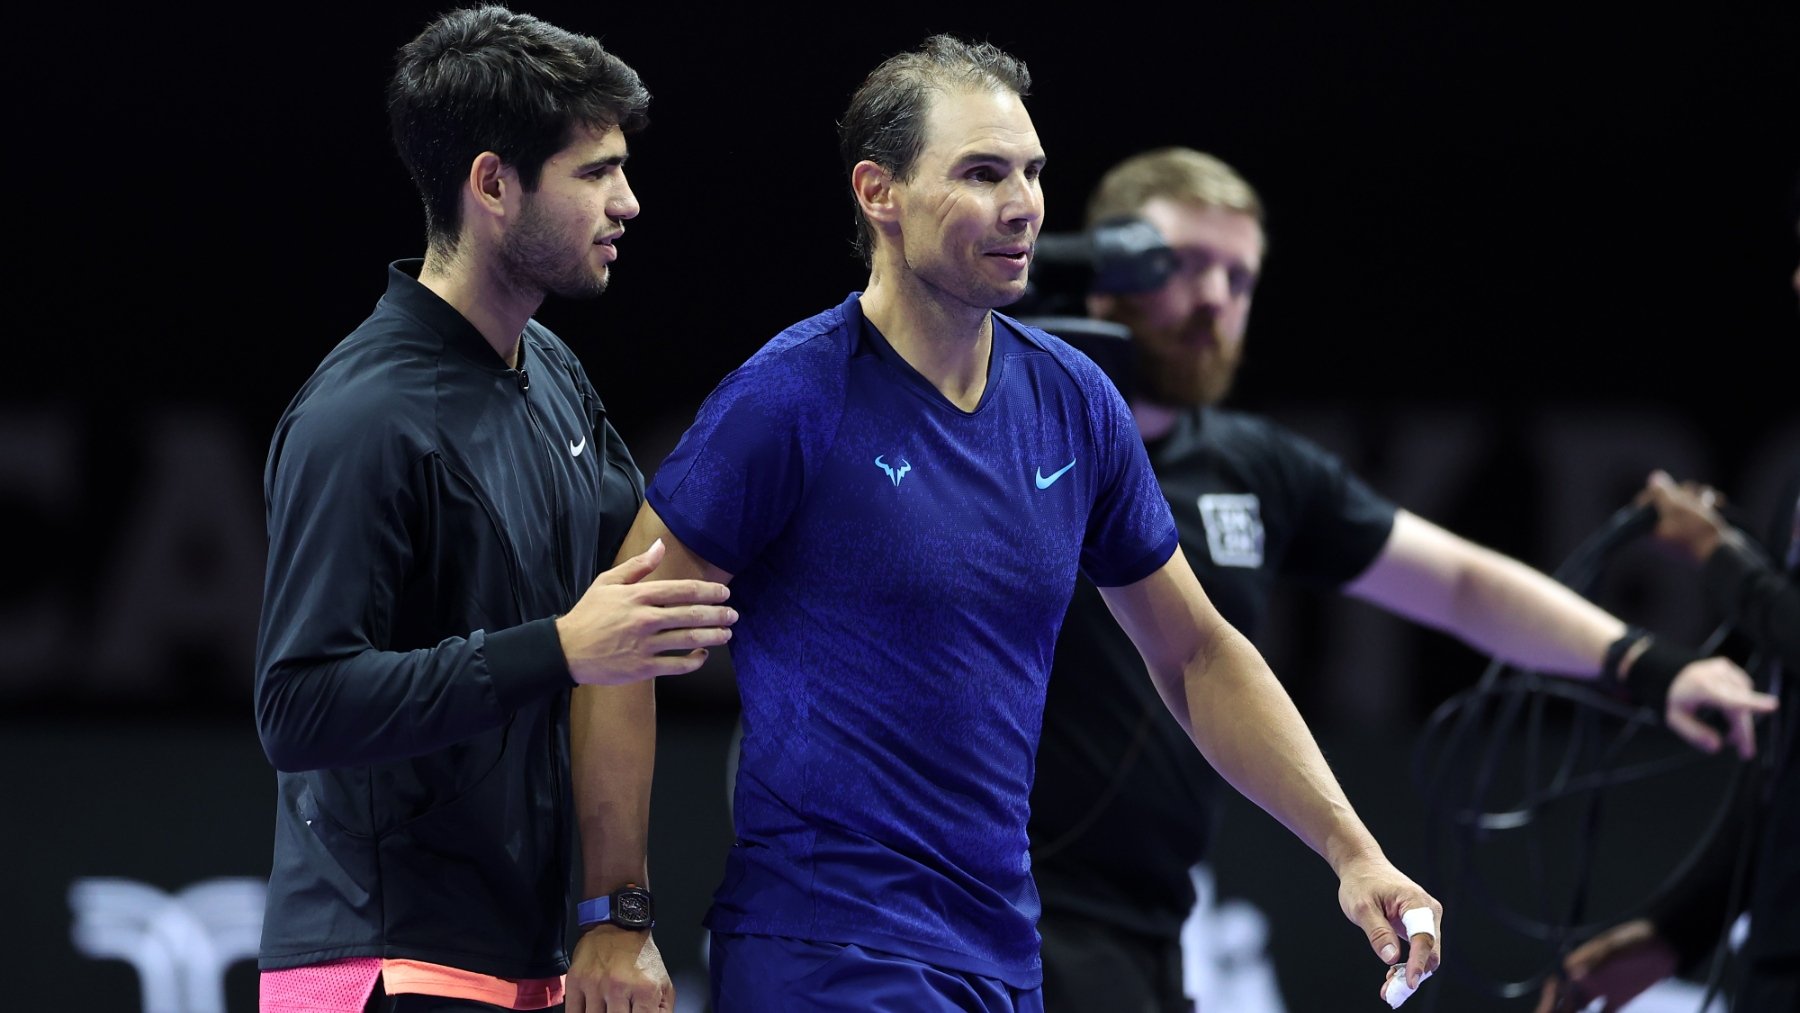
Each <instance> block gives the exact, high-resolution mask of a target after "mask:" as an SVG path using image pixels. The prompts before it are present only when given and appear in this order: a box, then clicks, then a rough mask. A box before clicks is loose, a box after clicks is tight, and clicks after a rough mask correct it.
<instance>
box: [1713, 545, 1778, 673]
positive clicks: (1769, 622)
mask: <svg viewBox="0 0 1800 1013" xmlns="http://www.w3.org/2000/svg"><path fill="white" fill-rule="evenodd" d="M1700 580H1701V584H1702V586H1703V587H1704V588H1705V594H1706V600H1707V602H1708V603H1709V604H1711V605H1712V607H1713V608H1715V609H1717V610H1718V611H1719V612H1720V613H1721V614H1722V615H1724V616H1725V618H1726V619H1728V620H1730V621H1731V623H1732V625H1734V626H1736V627H1737V628H1738V630H1739V631H1740V632H1742V633H1743V634H1744V636H1746V637H1748V638H1750V640H1751V641H1752V642H1754V643H1755V644H1756V645H1757V646H1758V647H1760V648H1762V649H1763V650H1765V651H1769V652H1770V653H1772V654H1774V655H1775V657H1776V658H1778V659H1779V660H1780V661H1781V664H1782V667H1784V668H1786V669H1787V670H1788V671H1790V672H1800V587H1797V586H1796V585H1795V583H1794V582H1793V581H1792V580H1790V579H1788V578H1786V577H1783V576H1782V575H1781V574H1780V573H1779V572H1778V571H1776V570H1775V568H1774V567H1772V566H1770V565H1769V564H1768V563H1767V562H1765V561H1764V560H1763V559H1762V558H1761V557H1760V556H1758V555H1757V554H1756V553H1755V551H1754V550H1752V549H1750V548H1749V547H1748V546H1744V545H1734V544H1732V543H1730V542H1725V543H1722V544H1720V546H1719V547H1718V548H1717V549H1716V550H1714V551H1713V554H1712V555H1711V556H1709V557H1707V560H1706V565H1705V566H1704V567H1703V568H1702V569H1701V572H1700Z"/></svg>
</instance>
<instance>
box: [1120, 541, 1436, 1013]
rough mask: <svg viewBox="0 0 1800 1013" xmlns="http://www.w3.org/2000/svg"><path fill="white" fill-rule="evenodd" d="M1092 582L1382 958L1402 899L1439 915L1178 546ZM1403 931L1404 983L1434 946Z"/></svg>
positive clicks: (1229, 769)
mask: <svg viewBox="0 0 1800 1013" xmlns="http://www.w3.org/2000/svg"><path fill="white" fill-rule="evenodd" d="M1101 594H1102V595H1103V596H1104V597H1105V599H1106V603H1107V606H1108V607H1109V608H1110V609H1111V610H1112V613H1113V615H1114V617H1115V618H1117V619H1118V620H1119V625H1120V626H1121V627H1123V628H1124V630H1125V632H1126V633H1127V634H1129V635H1130V637H1131V639H1132V642H1133V643H1134V644H1136V645H1137V648H1138V651H1139V652H1140V653H1141V654H1142V655H1143V656H1144V662H1145V664H1146V666H1147V667H1148V668H1149V671H1150V675H1151V678H1152V679H1154V680H1155V682H1156V688H1157V692H1158V693H1160V694H1161V695H1162V698H1163V702H1164V703H1165V704H1167V705H1168V707H1169V709H1170V711H1171V712H1172V713H1173V714H1174V715H1175V718H1176V720H1178V721H1179V722H1181V724H1182V726H1183V727H1184V728H1185V729H1186V730H1187V731H1188V734H1189V735H1190V736H1191V737H1192V738H1193V740H1194V743H1195V745H1196V746H1198V747H1199V749H1200V751H1201V753H1202V754H1204V755H1205V757H1206V759H1207V762H1209V763H1211V764H1212V765H1213V767H1214V768H1216V769H1217V770H1218V771H1219V773H1220V774H1222V775H1223V776H1224V777H1225V779H1226V780H1228V781H1230V782H1231V784H1232V785H1233V786H1234V787H1235V788H1237V790H1238V791H1240V792H1242V793H1243V794H1244V795H1245V796H1246V797H1247V798H1249V799H1250V800H1251V801H1253V802H1255V803H1256V804H1257V805H1259V806H1261V807H1262V808H1263V809H1264V810H1265V811H1267V812H1268V813H1269V814H1270V815H1271V816H1274V817H1275V818H1276V819H1277V820H1280V821H1281V823H1282V824H1283V825H1284V826H1286V827H1287V828H1288V829H1289V830H1291V831H1293V832H1294V834H1295V835H1296V836H1297V837H1299V838H1300V839H1301V840H1302V841H1304V842H1305V843H1306V845H1307V846H1308V847H1310V848H1312V849H1313V851H1315V852H1317V853H1318V854H1319V855H1320V856H1321V857H1322V858H1324V859H1325V860H1326V862H1327V863H1329V864H1330V866H1331V868H1332V871H1334V872H1335V873H1337V875H1338V879H1339V884H1340V885H1339V890H1338V901H1339V904H1340V906H1341V907H1342V908H1343V910H1344V913H1345V915H1346V916H1347V917H1349V918H1350V920H1351V921H1353V922H1355V923H1356V924H1357V925H1358V926H1360V927H1361V928H1362V929H1363V931H1364V932H1365V933H1366V934H1367V935H1368V938H1369V943H1370V946H1371V947H1372V948H1373V949H1374V950H1375V952H1376V953H1377V954H1379V955H1380V956H1381V957H1382V959H1383V960H1385V961H1388V962H1390V963H1391V962H1392V961H1393V960H1394V959H1395V957H1396V956H1397V954H1398V952H1399V951H1398V947H1397V945H1396V933H1395V927H1396V926H1398V925H1400V917H1401V915H1402V914H1403V913H1404V912H1405V911H1406V910H1408V909H1411V908H1419V907H1423V908H1430V909H1431V910H1432V912H1433V914H1434V916H1437V917H1438V918H1440V920H1441V916H1442V908H1441V907H1440V905H1439V904H1438V902H1437V901H1436V900H1434V899H1432V897H1431V896H1430V895H1429V894H1427V893H1426V892H1425V891H1424V890H1423V889H1421V888H1420V887H1419V886H1418V884H1416V883H1414V882H1413V881H1412V880H1410V879H1408V878H1406V877H1405V876H1404V875H1402V874H1401V873H1400V872H1399V870H1397V869H1395V868H1394V867H1393V865H1392V864H1390V863H1389V862H1388V860H1387V857H1386V856H1385V855H1384V854H1383V853H1382V851H1381V847H1380V845H1379V844H1377V843H1376V841H1375V838H1374V836H1373V835H1372V834H1370V833H1369V831H1368V828H1367V827H1365V826H1364V825H1363V823H1362V820H1361V819H1360V818H1358V817H1357V815H1356V812H1355V811H1354V810H1353V809H1352V808H1351V806H1350V802H1349V800H1348V799H1347V798H1345V796H1344V792H1343V789H1342V788H1341V787H1340V786H1339V785H1338V783H1337V778H1336V777H1335V776H1334V775H1333V774H1332V773H1331V770H1330V768H1329V767H1328V766H1327V765H1326V763H1325V758H1324V756H1323V754H1321V753H1320V752H1319V747H1318V744H1317V743H1316V742H1315V741H1314V740H1313V737H1312V733H1311V732H1310V731H1309V730H1308V729H1307V727H1306V723H1305V721H1303V720H1302V719H1301V717H1300V712H1299V711H1298V710H1296V709H1295V707H1294V704H1293V701H1292V700H1290V699H1289V698H1288V695H1287V692H1286V691H1285V690H1283V689H1282V687H1281V684H1280V683H1279V682H1277V681H1276V679H1275V675H1274V673H1273V672H1271V671H1269V667H1268V665H1267V664H1266V663H1265V662H1264V661H1263V659H1262V656H1261V655H1260V654H1258V653H1257V651H1256V648H1255V647H1253V646H1251V644H1250V642H1249V641H1248V640H1246V639H1245V638H1244V637H1243V635H1241V634H1239V633H1238V632H1237V631H1236V630H1234V629H1233V628H1232V627H1231V626H1230V624H1228V623H1226V622H1225V620H1224V619H1223V618H1221V617H1220V616H1219V614H1218V612H1217V611H1216V610H1214V608H1213V606H1212V603H1211V602H1210V601H1209V600H1207V597H1206V594H1205V592H1203V591H1202V590H1201V589H1200V583H1199V581H1198V580H1196V579H1195V577H1194V572H1193V570H1191V569H1190V568H1189V567H1188V562H1187V557H1186V556H1184V555H1183V554H1182V553H1179V552H1177V553H1175V554H1174V555H1173V556H1172V557H1171V558H1170V559H1169V562H1168V563H1166V564H1164V566H1163V567H1162V568H1161V569H1159V570H1158V571H1156V572H1155V573H1153V574H1151V575H1150V576H1148V577H1146V578H1144V579H1143V580H1141V581H1138V582H1137V583H1135V584H1131V585H1128V586H1126V587H1118V588H1102V589H1101ZM1440 923H1441V921H1440ZM1412 942H1413V944H1414V945H1413V947H1412V952H1411V957H1410V959H1409V960H1408V961H1407V980H1408V983H1409V984H1412V985H1416V984H1417V982H1418V978H1419V976H1420V974H1422V973H1424V972H1427V971H1431V970H1434V969H1435V968H1436V967H1437V964H1438V959H1439V956H1438V947H1437V944H1436V943H1437V941H1436V940H1435V939H1430V938H1427V937H1424V936H1414V937H1413V939H1412Z"/></svg>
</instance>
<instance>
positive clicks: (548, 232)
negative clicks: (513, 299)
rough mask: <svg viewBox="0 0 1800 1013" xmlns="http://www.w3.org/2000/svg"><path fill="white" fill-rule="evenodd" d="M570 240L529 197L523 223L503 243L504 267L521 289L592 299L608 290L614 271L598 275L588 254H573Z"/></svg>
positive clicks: (516, 286)
mask: <svg viewBox="0 0 1800 1013" xmlns="http://www.w3.org/2000/svg"><path fill="white" fill-rule="evenodd" d="M565 244H566V240H565V239H564V237H563V236H561V235H560V234H559V233H558V232H557V230H556V229H555V228H554V226H553V225H552V224H551V223H550V221H549V220H548V218H547V217H546V216H545V215H544V214H543V213H541V212H539V211H538V210H537V202H536V200H535V199H533V197H532V196H531V195H530V194H527V195H526V196H525V199H524V202H523V205H522V207H521V209H520V212H519V222H518V224H517V225H515V226H514V227H513V228H512V229H511V230H510V231H508V232H507V234H506V238H505V239H504V240H502V241H501V244H500V269H501V271H502V272H503V273H504V274H505V276H506V279H507V282H508V283H509V284H510V285H512V286H513V287H514V288H515V289H518V290H520V291H533V292H537V293H540V295H541V294H542V293H554V294H555V295H559V296H562V297H563V298H565V299H592V298H594V297H595V296H598V295H599V294H600V293H602V292H604V291H606V283H607V281H608V279H609V278H610V276H611V273H612V272H610V271H603V272H601V273H599V274H595V273H594V271H593V270H592V269H591V268H589V267H588V262H587V258H586V257H570V256H569V253H568V251H567V249H566V245H565Z"/></svg>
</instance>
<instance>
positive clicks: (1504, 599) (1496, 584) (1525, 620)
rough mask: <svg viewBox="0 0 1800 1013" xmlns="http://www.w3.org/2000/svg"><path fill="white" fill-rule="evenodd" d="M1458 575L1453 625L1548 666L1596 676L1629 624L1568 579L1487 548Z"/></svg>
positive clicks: (1509, 654)
mask: <svg viewBox="0 0 1800 1013" xmlns="http://www.w3.org/2000/svg"><path fill="white" fill-rule="evenodd" d="M1477 551H1478V553H1479V556H1478V558H1477V560H1476V561H1475V562H1474V563H1473V564H1472V565H1471V567H1470V571H1469V572H1468V573H1467V574H1466V575H1465V576H1464V577H1463V578H1462V579H1461V580H1460V581H1458V582H1457V586H1456V589H1455V593H1454V594H1453V595H1452V596H1451V598H1450V603H1451V608H1452V610H1453V611H1452V613H1451V615H1450V617H1449V620H1448V623H1447V630H1448V632H1451V633H1454V634H1456V635H1458V636H1460V637H1461V638H1462V639H1463V640H1466V641H1468V642H1469V643H1471V644H1473V645H1475V646H1476V647H1479V648H1481V649H1482V650H1484V651H1486V652H1487V653H1489V654H1493V655H1497V656H1499V657H1501V658H1504V659H1506V660H1507V661H1509V662H1511V663H1513V664H1515V665H1519V666H1522V667H1526V668H1532V669H1536V670H1538V671H1542V672H1555V673H1557V674H1560V675H1571V676H1578V677H1581V678H1591V677H1593V676H1596V675H1598V674H1599V672H1600V661H1601V659H1602V657H1603V656H1604V655H1605V654H1606V647H1607V645H1608V644H1611V643H1612V642H1613V641H1615V640H1617V639H1619V637H1621V636H1623V635H1624V634H1625V624H1624V623H1623V622H1622V621H1620V620H1619V619H1617V618H1615V617H1613V616H1612V615H1610V614H1608V613H1607V612H1606V611H1605V610H1604V609H1601V608H1600V607H1599V606H1597V605H1595V604H1594V603H1593V602H1590V601H1588V600H1587V599H1586V598H1583V597H1582V596H1581V595H1579V594H1576V593H1575V592H1574V591H1573V590H1571V589H1569V588H1568V587H1567V586H1565V585H1563V584H1560V583H1558V582H1556V581H1555V580H1552V579H1551V578H1550V577H1549V576H1548V575H1546V574H1544V573H1541V572H1539V571H1537V570H1534V569H1532V568H1531V567H1529V566H1526V565H1525V564H1523V563H1521V562H1519V561H1517V560H1515V559H1509V558H1507V557H1505V556H1502V555H1500V554H1499V553H1496V552H1491V551H1489V550H1487V549H1479V550H1477Z"/></svg>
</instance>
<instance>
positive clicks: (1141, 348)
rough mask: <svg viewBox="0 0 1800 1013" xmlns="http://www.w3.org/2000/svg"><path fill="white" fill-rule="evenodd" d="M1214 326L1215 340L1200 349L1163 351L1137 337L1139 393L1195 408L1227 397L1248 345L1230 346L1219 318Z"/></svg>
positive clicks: (1174, 405)
mask: <svg viewBox="0 0 1800 1013" xmlns="http://www.w3.org/2000/svg"><path fill="white" fill-rule="evenodd" d="M1212 328H1213V339H1212V343H1211V344H1210V345H1208V346H1207V347H1205V348H1202V349H1201V350H1200V351H1199V352H1188V351H1185V350H1175V351H1169V350H1160V351H1159V350H1156V349H1152V348H1150V347H1149V346H1147V345H1146V344H1145V343H1144V342H1143V341H1142V340H1140V339H1137V338H1134V339H1133V340H1132V344H1133V347H1134V348H1135V349H1136V355H1134V356H1133V362H1134V364H1135V375H1134V377H1133V379H1134V380H1136V382H1137V386H1136V391H1137V393H1138V394H1139V395H1140V396H1142V397H1143V398H1145V399H1146V400H1148V401H1151V402H1154V403H1156V404H1159V405H1163V406H1164V407H1168V408H1194V407H1201V406H1205V405H1215V404H1218V403H1219V402H1221V401H1223V400H1225V396H1226V395H1227V394H1230V393H1231V385H1232V381H1234V380H1235V379H1237V371H1238V366H1239V365H1240V364H1241V363H1242V361H1243V348H1244V346H1243V345H1242V344H1241V343H1239V344H1237V345H1235V346H1228V345H1227V344H1226V342H1225V340H1224V339H1223V337H1222V336H1221V335H1219V333H1218V323H1217V321H1214V322H1213V323H1212ZM1228 348H1229V350H1227V349H1228Z"/></svg>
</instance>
